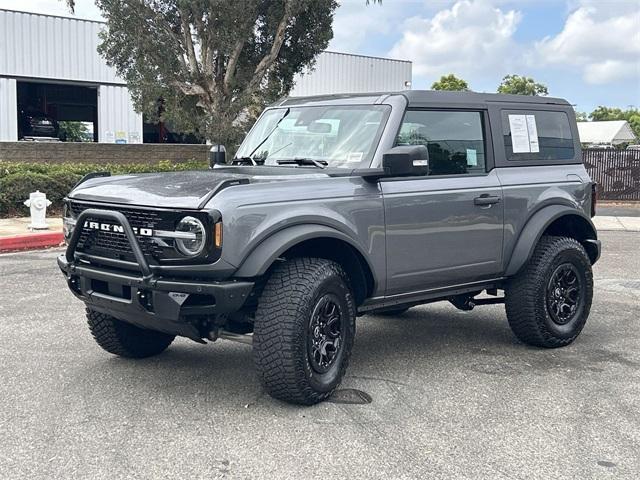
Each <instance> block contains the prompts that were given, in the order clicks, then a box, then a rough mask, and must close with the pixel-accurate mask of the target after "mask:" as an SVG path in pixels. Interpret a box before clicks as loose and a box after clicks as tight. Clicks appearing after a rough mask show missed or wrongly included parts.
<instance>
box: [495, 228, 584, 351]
mask: <svg viewBox="0 0 640 480" xmlns="http://www.w3.org/2000/svg"><path fill="white" fill-rule="evenodd" d="M567 263H568V264H570V265H572V266H574V267H575V270H576V272H577V275H578V276H579V277H580V278H579V281H581V282H582V289H583V290H584V291H583V292H581V294H580V295H581V297H580V301H579V302H577V303H578V306H577V309H576V311H575V313H574V314H573V315H572V317H571V319H570V320H569V321H568V322H567V323H566V324H563V325H560V324H558V323H556V322H554V320H553V318H552V316H551V314H550V311H549V308H548V306H547V295H548V285H549V282H550V280H551V277H552V275H553V274H554V272H555V271H556V269H557V268H560V267H561V265H564V264H567ZM592 297H593V274H592V271H591V262H590V260H589V257H588V256H587V253H586V252H585V250H584V247H583V246H582V245H581V244H580V243H579V242H578V241H576V240H575V239H573V238H568V237H556V236H543V237H542V238H541V239H540V241H539V242H538V245H537V246H536V248H535V250H534V252H533V255H532V257H531V259H530V260H529V262H528V263H527V265H526V266H525V267H524V268H523V269H522V270H521V271H520V272H519V273H518V274H517V275H516V276H515V277H513V278H512V279H510V280H509V282H508V283H507V286H506V288H505V307H506V312H507V319H508V321H509V326H510V327H511V330H512V331H513V333H514V334H515V336H516V337H518V339H519V340H521V341H522V342H524V343H526V344H528V345H533V346H537V347H544V348H557V347H564V346H565V345H569V344H570V343H571V342H573V341H574V340H575V339H576V338H577V337H578V335H579V334H580V332H581V331H582V329H583V327H584V325H585V322H586V321H587V317H588V316H589V310H590V309H591V300H592Z"/></svg>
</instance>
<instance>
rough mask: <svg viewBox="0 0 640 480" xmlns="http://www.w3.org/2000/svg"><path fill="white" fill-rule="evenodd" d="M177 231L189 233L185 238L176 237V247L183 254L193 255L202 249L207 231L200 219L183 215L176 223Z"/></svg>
mask: <svg viewBox="0 0 640 480" xmlns="http://www.w3.org/2000/svg"><path fill="white" fill-rule="evenodd" d="M176 231H177V232H185V233H189V234H190V235H188V238H187V236H185V238H176V248H177V249H178V251H179V252H180V253H182V254H183V255H187V256H189V257H195V256H196V255H199V254H200V253H202V250H204V246H205V242H206V240H207V232H206V231H205V229H204V225H203V224H202V222H201V221H200V220H198V219H197V218H194V217H184V218H183V219H182V220H180V222H179V223H178V226H177V228H176Z"/></svg>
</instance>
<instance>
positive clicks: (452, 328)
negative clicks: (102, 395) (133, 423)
mask: <svg viewBox="0 0 640 480" xmlns="http://www.w3.org/2000/svg"><path fill="white" fill-rule="evenodd" d="M357 330H358V331H357V334H356V342H355V346H354V350H353V356H352V359H351V362H350V366H349V370H348V372H347V375H346V377H345V380H344V382H343V386H349V384H350V383H353V381H356V383H362V382H361V381H360V380H363V379H364V380H367V379H371V380H384V381H395V382H397V383H400V384H403V382H402V380H401V379H403V378H405V377H406V376H407V375H408V374H411V375H421V376H426V377H428V376H429V375H432V374H433V373H432V372H434V371H439V372H440V374H444V375H449V374H451V372H452V371H455V370H460V371H464V372H468V373H470V374H473V375H491V376H496V375H497V376H504V377H511V376H516V375H522V374H525V373H533V374H536V375H543V374H545V372H549V371H550V370H558V369H563V368H566V366H567V365H573V366H574V367H573V368H578V369H580V370H583V371H588V372H591V373H597V372H600V371H602V370H603V368H608V367H606V365H605V364H606V363H609V364H610V363H612V362H613V363H616V364H619V365H621V366H623V367H624V366H627V367H629V366H630V365H631V363H630V360H628V359H625V358H617V357H616V354H615V353H613V352H609V351H607V350H604V349H602V348H601V349H596V350H594V348H593V347H594V345H593V342H592V341H590V340H589V339H579V340H578V342H577V343H576V344H574V345H572V346H569V347H566V348H563V349H554V350H546V349H538V348H532V347H528V346H526V345H523V344H522V343H520V342H518V341H517V340H516V339H515V337H514V336H513V334H512V333H511V331H510V329H509V326H508V324H507V321H506V317H505V316H504V311H503V310H502V308H501V307H483V308H482V309H477V310H475V311H473V312H459V311H457V310H455V309H453V307H448V306H446V305H438V306H431V305H430V306H424V307H416V308H414V309H412V310H410V311H408V312H406V313H404V314H402V315H399V316H397V317H380V316H373V315H371V316H365V317H361V318H359V319H358V326H357ZM91 360H92V361H87V362H86V363H84V364H83V366H82V367H78V368H83V369H86V370H87V371H90V372H91V373H90V375H92V378H93V380H94V386H95V388H96V389H100V390H103V391H104V392H108V391H113V390H114V389H115V390H118V389H120V390H122V385H123V384H124V385H125V386H126V389H127V390H129V391H130V392H133V396H134V397H137V396H141V397H142V398H147V397H156V398H163V397H164V398H166V397H168V398H170V399H171V400H177V401H185V400H189V398H190V397H191V398H197V399H198V400H199V401H204V402H206V403H209V404H219V405H227V406H232V405H235V406H238V405H241V406H244V407H248V406H250V405H254V404H255V403H257V402H276V401H275V400H271V399H269V398H268V396H266V395H265V393H264V391H263V390H262V388H261V386H260V383H259V381H258V378H257V376H256V374H255V370H254V366H253V360H252V356H251V348H250V347H248V346H247V345H241V344H237V343H233V342H228V341H220V340H219V341H217V342H215V343H213V344H210V345H196V344H194V343H191V342H189V341H188V340H184V339H178V340H176V342H175V343H174V344H173V345H172V346H171V347H170V348H169V349H168V350H167V351H166V352H164V353H163V354H161V355H159V356H157V357H153V358H149V359H145V360H127V359H122V358H117V357H112V356H108V355H105V354H103V353H102V352H99V353H97V354H96V355H94V356H93V357H92V359H91ZM382 370H383V371H384V375H383V377H384V378H380V375H377V372H380V371H382ZM447 372H449V373H447ZM80 375H83V376H84V375H89V373H80ZM399 379H400V380H399ZM365 383H366V382H365ZM276 403H277V404H280V405H282V406H283V408H290V407H287V406H285V404H283V403H281V402H276Z"/></svg>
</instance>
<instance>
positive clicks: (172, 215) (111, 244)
mask: <svg viewBox="0 0 640 480" xmlns="http://www.w3.org/2000/svg"><path fill="white" fill-rule="evenodd" d="M88 208H99V209H101V210H116V211H118V212H121V213H123V214H124V216H125V217H127V220H129V223H130V224H131V226H132V227H134V228H138V229H140V228H150V229H153V230H173V229H174V226H175V221H176V218H177V216H178V212H170V211H167V212H161V211H156V210H139V209H132V208H119V207H111V206H103V205H99V206H96V205H91V204H87V203H80V202H69V209H70V210H71V212H72V214H73V216H74V217H77V216H78V215H79V214H80V213H81V212H83V211H84V210H86V209H88ZM87 221H96V222H103V223H104V220H100V219H92V218H88V219H87ZM137 238H138V243H139V244H140V248H141V249H142V252H143V253H144V254H145V255H146V256H148V257H152V258H154V259H155V260H161V259H163V258H166V257H167V256H169V257H171V256H173V255H172V252H173V248H170V249H168V248H163V247H162V246H161V245H159V244H158V243H157V242H156V241H155V240H154V239H152V238H150V237H145V236H138V237H137ZM77 251H79V252H83V253H86V254H88V255H98V256H104V257H108V258H115V259H118V260H126V261H135V257H134V255H133V251H132V250H131V245H130V244H129V240H128V239H127V236H126V235H125V234H123V233H117V232H107V231H102V230H93V229H89V228H84V227H82V233H81V234H80V238H79V240H78V246H77Z"/></svg>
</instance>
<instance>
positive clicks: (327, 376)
mask: <svg viewBox="0 0 640 480" xmlns="http://www.w3.org/2000/svg"><path fill="white" fill-rule="evenodd" d="M355 317H356V307H355V303H354V300H353V295H352V293H351V288H350V284H349V279H348V277H347V275H346V274H345V272H344V270H343V269H342V267H341V266H340V265H338V264H337V263H335V262H333V261H330V260H325V259H321V258H295V259H292V260H289V261H287V262H285V263H283V264H281V265H279V266H278V267H276V268H275V270H274V271H273V273H272V274H271V277H270V278H269V280H268V281H267V284H266V285H265V288H264V290H263V292H262V294H261V296H260V300H259V301H258V308H257V310H256V314H255V324H254V332H253V354H254V361H255V364H256V368H257V370H258V374H259V376H260V379H261V381H262V384H263V386H264V387H265V389H266V390H267V392H268V393H269V394H270V395H271V396H272V397H274V398H278V399H280V400H284V401H286V402H290V403H297V404H302V405H312V404H315V403H318V402H321V401H322V400H324V399H326V398H328V397H329V396H331V394H332V393H333V392H334V390H335V389H336V387H337V386H338V385H339V384H340V382H341V380H342V377H343V376H344V374H345V371H346V369H347V364H348V362H349V357H350V355H351V347H352V346H353V339H354V335H355Z"/></svg>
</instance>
